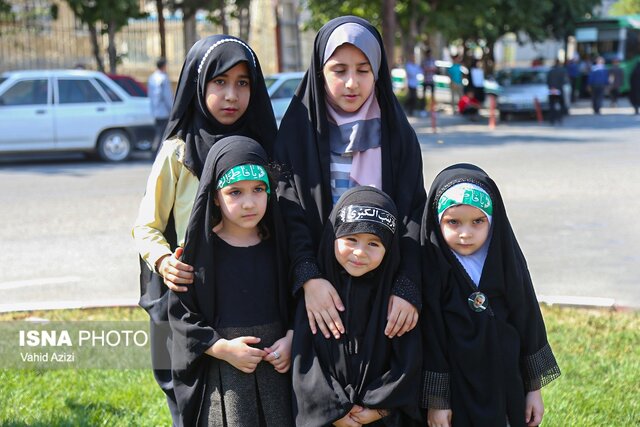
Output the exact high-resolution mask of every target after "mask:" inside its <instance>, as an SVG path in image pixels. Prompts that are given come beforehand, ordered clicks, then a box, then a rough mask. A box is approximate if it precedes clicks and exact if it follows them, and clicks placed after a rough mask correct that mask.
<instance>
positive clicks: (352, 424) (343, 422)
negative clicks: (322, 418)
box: [333, 405, 363, 427]
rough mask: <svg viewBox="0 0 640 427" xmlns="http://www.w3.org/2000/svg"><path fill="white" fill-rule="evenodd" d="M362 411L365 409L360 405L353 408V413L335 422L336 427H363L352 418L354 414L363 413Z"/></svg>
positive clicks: (350, 412)
mask: <svg viewBox="0 0 640 427" xmlns="http://www.w3.org/2000/svg"><path fill="white" fill-rule="evenodd" d="M362 409H363V408H362V407H360V406H358V405H354V406H353V408H351V411H349V413H348V414H347V415H345V416H344V417H342V418H340V419H339V420H338V421H335V422H334V423H333V425H334V426H336V427H362V424H360V423H359V422H357V421H356V420H354V419H353V418H352V415H353V414H354V413H358V412H360V411H362Z"/></svg>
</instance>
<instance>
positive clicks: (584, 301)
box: [0, 295, 640, 313]
mask: <svg viewBox="0 0 640 427" xmlns="http://www.w3.org/2000/svg"><path fill="white" fill-rule="evenodd" d="M538 302H539V303H540V304H544V305H548V306H559V307H573V308H585V309H600V310H610V311H640V307H630V306H623V305H619V304H618V303H616V300H615V299H613V298H599V297H580V296H570V295H538ZM109 307H138V299H137V298H120V299H112V300H100V301H43V302H31V303H20V304H0V313H12V312H20V311H48V310H73V309H90V308H109Z"/></svg>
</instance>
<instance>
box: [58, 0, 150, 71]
mask: <svg viewBox="0 0 640 427" xmlns="http://www.w3.org/2000/svg"><path fill="white" fill-rule="evenodd" d="M66 2H67V3H68V4H69V7H70V8H71V10H72V11H73V13H74V14H75V15H76V17H77V18H78V19H79V20H80V21H81V22H82V23H84V24H86V25H87V26H88V28H89V34H90V36H91V44H92V46H93V55H94V57H95V59H96V63H97V65H98V70H100V71H104V64H103V62H102V56H101V52H100V43H99V40H98V30H100V32H101V34H107V36H108V41H109V44H108V46H107V52H108V56H109V72H111V73H115V72H116V68H117V64H118V55H117V51H116V44H115V36H116V34H117V33H118V32H119V31H120V30H121V29H122V27H124V26H125V25H127V22H128V21H129V18H141V17H143V16H145V14H144V13H142V12H141V11H140V8H139V3H138V1H137V0H66ZM98 23H100V27H99V28H98Z"/></svg>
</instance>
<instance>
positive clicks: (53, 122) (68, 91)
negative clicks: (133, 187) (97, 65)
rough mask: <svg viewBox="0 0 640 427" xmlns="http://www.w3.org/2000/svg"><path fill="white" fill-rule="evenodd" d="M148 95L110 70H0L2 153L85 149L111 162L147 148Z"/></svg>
mask: <svg viewBox="0 0 640 427" xmlns="http://www.w3.org/2000/svg"><path fill="white" fill-rule="evenodd" d="M153 135H154V119H153V117H152V116H151V111H150V106H149V100H148V99H147V98H134V97H132V96H129V95H128V94H127V93H126V92H125V91H124V90H123V89H122V88H121V87H120V86H118V85H117V84H116V83H114V82H113V81H112V80H111V79H110V78H109V77H107V76H106V75H105V74H103V73H100V72H97V71H86V70H33V71H10V72H5V73H3V74H1V75H0V154H2V153H27V152H58V151H80V152H85V153H89V154H96V155H97V156H98V157H100V158H101V159H102V160H104V161H107V162H119V161H123V160H126V159H127V158H128V157H129V155H130V154H131V151H132V150H133V149H134V148H138V149H148V148H149V147H150V145H151V144H150V143H151V141H153Z"/></svg>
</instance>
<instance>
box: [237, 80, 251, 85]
mask: <svg viewBox="0 0 640 427" xmlns="http://www.w3.org/2000/svg"><path fill="white" fill-rule="evenodd" d="M238 86H249V81H248V80H240V81H239V82H238Z"/></svg>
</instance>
